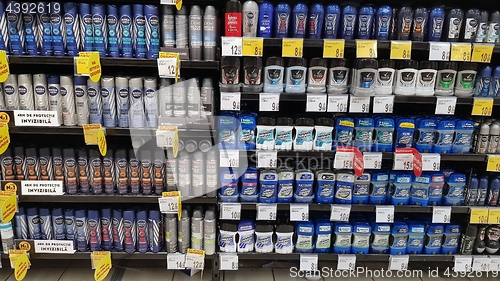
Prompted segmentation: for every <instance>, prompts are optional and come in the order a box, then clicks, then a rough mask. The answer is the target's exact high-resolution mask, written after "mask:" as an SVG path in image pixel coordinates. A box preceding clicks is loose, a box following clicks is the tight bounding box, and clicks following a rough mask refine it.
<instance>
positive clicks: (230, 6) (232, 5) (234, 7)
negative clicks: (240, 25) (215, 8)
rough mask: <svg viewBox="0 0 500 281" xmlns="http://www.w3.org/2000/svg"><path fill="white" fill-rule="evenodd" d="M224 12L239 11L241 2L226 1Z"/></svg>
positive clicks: (235, 0)
mask: <svg viewBox="0 0 500 281" xmlns="http://www.w3.org/2000/svg"><path fill="white" fill-rule="evenodd" d="M226 13H241V2H240V1H238V0H231V1H227V3H226Z"/></svg>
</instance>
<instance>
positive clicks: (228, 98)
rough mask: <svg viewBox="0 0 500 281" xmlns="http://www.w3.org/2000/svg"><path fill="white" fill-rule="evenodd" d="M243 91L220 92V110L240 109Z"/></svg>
mask: <svg viewBox="0 0 500 281" xmlns="http://www.w3.org/2000/svg"><path fill="white" fill-rule="evenodd" d="M240 103H241V93H220V110H240Z"/></svg>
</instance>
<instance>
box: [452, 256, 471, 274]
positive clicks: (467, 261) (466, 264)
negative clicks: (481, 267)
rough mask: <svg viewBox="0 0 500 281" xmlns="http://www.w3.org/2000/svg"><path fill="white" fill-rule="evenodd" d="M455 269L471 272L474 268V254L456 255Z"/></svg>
mask: <svg viewBox="0 0 500 281" xmlns="http://www.w3.org/2000/svg"><path fill="white" fill-rule="evenodd" d="M454 262H455V264H454V266H453V270H454V271H455V272H470V271H471V270H472V256H461V255H460V256H458V255H456V256H455V257H454Z"/></svg>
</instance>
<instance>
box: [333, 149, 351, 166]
mask: <svg viewBox="0 0 500 281" xmlns="http://www.w3.org/2000/svg"><path fill="white" fill-rule="evenodd" d="M353 162H354V152H343V151H341V152H338V151H337V152H336V153H335V159H334V161H333V168H335V169H348V170H352V169H353Z"/></svg>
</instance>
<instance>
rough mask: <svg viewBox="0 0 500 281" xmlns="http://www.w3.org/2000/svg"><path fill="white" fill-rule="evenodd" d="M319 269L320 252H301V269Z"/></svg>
mask: <svg viewBox="0 0 500 281" xmlns="http://www.w3.org/2000/svg"><path fill="white" fill-rule="evenodd" d="M315 270H318V254H300V271H315Z"/></svg>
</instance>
